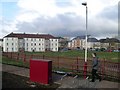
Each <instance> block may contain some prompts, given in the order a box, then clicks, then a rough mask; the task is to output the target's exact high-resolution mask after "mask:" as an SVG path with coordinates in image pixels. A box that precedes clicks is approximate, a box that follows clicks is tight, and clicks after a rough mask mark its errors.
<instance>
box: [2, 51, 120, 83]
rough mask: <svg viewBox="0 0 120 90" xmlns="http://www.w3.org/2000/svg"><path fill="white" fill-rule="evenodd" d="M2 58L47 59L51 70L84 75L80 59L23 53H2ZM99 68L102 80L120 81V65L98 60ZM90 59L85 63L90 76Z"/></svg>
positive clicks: (25, 60) (81, 59)
mask: <svg viewBox="0 0 120 90" xmlns="http://www.w3.org/2000/svg"><path fill="white" fill-rule="evenodd" d="M3 56H5V57H8V58H11V59H13V60H16V61H23V62H24V63H29V61H30V60H31V59H47V60H52V68H53V70H57V71H64V72H70V73H72V74H80V75H82V76H83V75H84V59H83V58H80V57H60V56H46V55H38V54H25V53H14V52H11V53H5V52H4V53H3ZM99 62H100V68H99V70H98V73H99V74H100V75H101V76H102V79H104V78H106V77H110V78H114V79H117V80H119V81H120V75H119V73H120V63H115V62H110V61H107V60H105V59H100V60H99ZM91 65H92V59H89V60H88V62H87V75H88V76H89V75H91V70H92V66H91Z"/></svg>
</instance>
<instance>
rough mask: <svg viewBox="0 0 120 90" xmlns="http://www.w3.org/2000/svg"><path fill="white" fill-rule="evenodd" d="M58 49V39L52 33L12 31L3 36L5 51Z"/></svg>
mask: <svg viewBox="0 0 120 90" xmlns="http://www.w3.org/2000/svg"><path fill="white" fill-rule="evenodd" d="M20 50H24V51H28V52H33V51H34V52H44V51H58V39H57V38H56V37H54V36H52V35H50V34H25V33H23V34H21V33H10V34H8V35H7V36H5V37H4V38H3V52H18V51H20Z"/></svg>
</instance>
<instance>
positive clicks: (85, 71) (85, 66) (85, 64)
mask: <svg viewBox="0 0 120 90" xmlns="http://www.w3.org/2000/svg"><path fill="white" fill-rule="evenodd" d="M86 78H87V62H85V63H84V79H86Z"/></svg>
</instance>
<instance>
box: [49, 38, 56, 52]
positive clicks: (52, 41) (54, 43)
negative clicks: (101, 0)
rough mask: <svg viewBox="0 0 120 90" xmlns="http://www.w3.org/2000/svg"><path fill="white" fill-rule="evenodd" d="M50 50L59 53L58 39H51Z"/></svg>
mask: <svg viewBox="0 0 120 90" xmlns="http://www.w3.org/2000/svg"><path fill="white" fill-rule="evenodd" d="M50 50H51V51H58V39H50Z"/></svg>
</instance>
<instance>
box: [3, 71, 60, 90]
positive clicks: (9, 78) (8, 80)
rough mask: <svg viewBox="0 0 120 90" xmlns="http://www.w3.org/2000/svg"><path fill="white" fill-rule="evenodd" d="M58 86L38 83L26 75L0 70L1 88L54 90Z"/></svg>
mask: <svg viewBox="0 0 120 90" xmlns="http://www.w3.org/2000/svg"><path fill="white" fill-rule="evenodd" d="M58 87H59V85H58V84H54V83H53V84H50V85H41V84H39V83H35V82H31V81H30V80H29V78H27V77H23V76H18V75H15V74H11V73H7V72H2V89H3V90H4V89H8V88H52V89H53V90H56V88H58Z"/></svg>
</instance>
